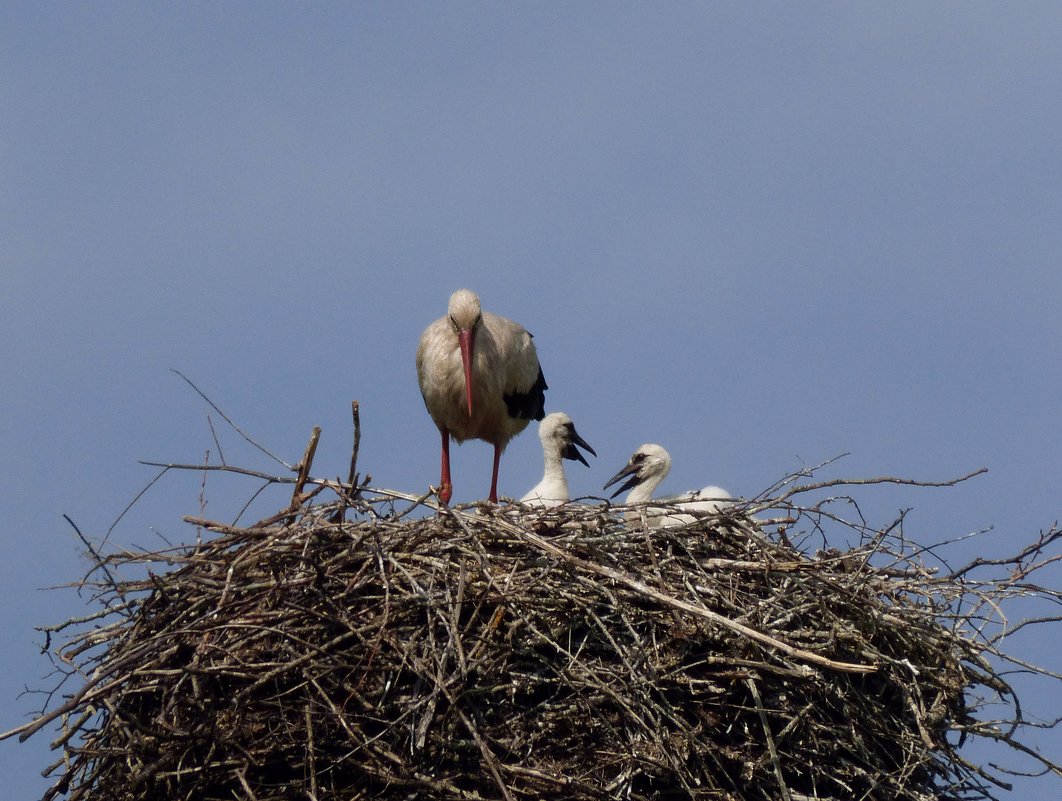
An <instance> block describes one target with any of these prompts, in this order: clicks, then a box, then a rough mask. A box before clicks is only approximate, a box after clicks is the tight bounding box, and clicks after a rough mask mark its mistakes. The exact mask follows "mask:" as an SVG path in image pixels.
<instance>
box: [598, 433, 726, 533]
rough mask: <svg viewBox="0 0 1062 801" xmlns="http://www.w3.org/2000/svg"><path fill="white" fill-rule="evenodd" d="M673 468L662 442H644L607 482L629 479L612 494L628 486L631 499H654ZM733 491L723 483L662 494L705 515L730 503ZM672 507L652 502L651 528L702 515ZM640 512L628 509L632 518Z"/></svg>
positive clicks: (671, 502) (649, 511) (676, 504)
mask: <svg viewBox="0 0 1062 801" xmlns="http://www.w3.org/2000/svg"><path fill="white" fill-rule="evenodd" d="M670 471H671V454H669V453H668V452H667V451H666V450H665V449H664V448H662V447H661V446H660V445H654V444H652V443H647V444H645V445H642V446H641V447H639V448H638V450H636V451H635V452H634V453H633V455H632V456H631V458H630V460H629V461H628V462H627V464H626V465H625V466H624V468H623V469H622V470H620V471H619V472H618V473H616V475H614V476H613V477H612V478H610V479H609V480H608V481H607V482H606V483H605V486H604V489H608V488H609V487H611V486H612V485H613V484H616V483H617V482H619V481H620V480H621V479H623V478H626V479H627V481H626V482H624V484H623V485H622V486H621V487H619V489H617V490H616V491H615V492H613V493H612V495H611V496H610V497H612V498H615V497H616V496H617V495H619V494H620V493H621V492H623V491H624V490H628V489H629V490H630V494H628V495H627V503H644V502H646V501H649V500H652V498H653V491H654V490H655V489H656V488H657V487H658V486H660V482H661V481H663V480H664V478H665V477H666V476H667V474H668V473H669V472H670ZM729 499H730V493H729V492H727V491H726V490H725V489H723V488H722V487H716V486H708V487H704V488H703V489H699V490H693V491H691V492H686V493H683V494H682V495H678V496H675V497H672V498H658V499H657V500H659V501H661V502H666V503H668V504H669V505H671V506H672V509H673V508H675V507H677V508H678V509H683V510H687V511H689V512H698V513H700V514H701V515H702V516H703V515H705V514H708V513H711V512H718V511H720V510H722V509H724V508H726V507H727V506H728V505H729V504H727V501H728V500H729ZM672 509H665V508H662V507H656V506H650V507H648V508H647V509H646V520H647V522H648V524H649V526H650V527H651V528H656V527H658V526H680V525H682V524H684V523H692V522H693V521H694V520H697V519H698V517H697V516H696V515H693V514H683V513H682V512H676V511H673V510H672ZM639 516H640V513H639V512H637V511H634V510H632V511H629V512H627V519H628V520H637V519H638V517H639Z"/></svg>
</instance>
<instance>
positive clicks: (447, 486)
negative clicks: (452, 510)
mask: <svg viewBox="0 0 1062 801" xmlns="http://www.w3.org/2000/svg"><path fill="white" fill-rule="evenodd" d="M453 494H454V486H453V484H451V483H450V482H449V481H446V482H444V483H443V484H442V486H440V487H439V492H438V496H439V503H441V504H442V505H443V506H447V505H449V503H450V498H452V497H453Z"/></svg>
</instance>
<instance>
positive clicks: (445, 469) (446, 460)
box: [439, 428, 454, 506]
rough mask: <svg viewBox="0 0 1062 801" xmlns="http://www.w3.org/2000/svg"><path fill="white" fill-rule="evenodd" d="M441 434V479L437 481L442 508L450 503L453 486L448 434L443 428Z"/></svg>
mask: <svg viewBox="0 0 1062 801" xmlns="http://www.w3.org/2000/svg"><path fill="white" fill-rule="evenodd" d="M439 430H440V431H441V432H442V478H441V479H439V484H440V485H441V486H440V487H439V501H440V502H441V503H442V505H443V506H446V504H448V503H449V502H450V497H451V496H452V495H453V494H454V485H453V484H452V483H451V482H450V432H449V431H447V430H446V429H445V428H442V429H439Z"/></svg>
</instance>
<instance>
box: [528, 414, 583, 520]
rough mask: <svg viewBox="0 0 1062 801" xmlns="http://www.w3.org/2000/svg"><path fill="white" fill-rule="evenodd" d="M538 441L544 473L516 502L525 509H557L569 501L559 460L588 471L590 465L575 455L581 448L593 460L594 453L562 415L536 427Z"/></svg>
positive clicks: (570, 419) (578, 455)
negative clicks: (571, 462) (535, 507)
mask: <svg viewBox="0 0 1062 801" xmlns="http://www.w3.org/2000/svg"><path fill="white" fill-rule="evenodd" d="M538 438H539V439H540V440H542V455H543V458H544V459H545V463H546V466H545V470H544V471H543V474H542V480H541V481H539V482H538V484H536V485H535V486H534V487H533V488H532V489H531V490H530V491H529V492H528V493H527V494H526V495H524V497H522V498H521V499H520V503H526V504H528V505H529V506H559V505H560V504H562V503H564V502H565V501H568V500H569V499H570V498H571V496H570V495H569V493H568V478H567V476H566V475H565V474H564V462H563V460H564V459H571V460H572V461H579V462H582V463H583V464H584V465H586V466H587V467H589V466H590V465H589V464H588V463H587V461H586V459H585V458H584V457H583V455H582V453H580V452H579V448H583V449H584V450H586V451H587V452H588V453H590V454H593V455H594V456H597V453H596V452H595V451H594V449H593V448H591V447H590V445H589V443H587V442H586V440H584V439H583V438H582V437H580V436H579V432H577V431H576V430H575V424H574V423H573V422H572V418H570V417H569V416H568V415H566V414H565V413H564V412H553V413H552V414H548V415H546V417H545V419H544V420H543V421H542V422H541V423H539V424H538Z"/></svg>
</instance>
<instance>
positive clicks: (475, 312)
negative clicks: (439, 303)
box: [446, 289, 483, 333]
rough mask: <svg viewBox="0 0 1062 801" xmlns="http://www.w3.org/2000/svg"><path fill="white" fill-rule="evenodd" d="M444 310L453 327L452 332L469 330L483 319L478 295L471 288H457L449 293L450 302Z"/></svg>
mask: <svg viewBox="0 0 1062 801" xmlns="http://www.w3.org/2000/svg"><path fill="white" fill-rule="evenodd" d="M446 311H447V314H449V316H450V325H452V326H453V327H454V333H460V332H461V331H471V330H472V329H474V328H475V327H476V326H477V325H479V323H480V321H481V320H482V319H483V310H482V309H481V308H480V306H479V296H478V295H477V294H476V293H475V292H473V291H472V290H471V289H459V290H457V291H456V292H454V294H452V295H450V303H449V305H448V306H447V310H446Z"/></svg>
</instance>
